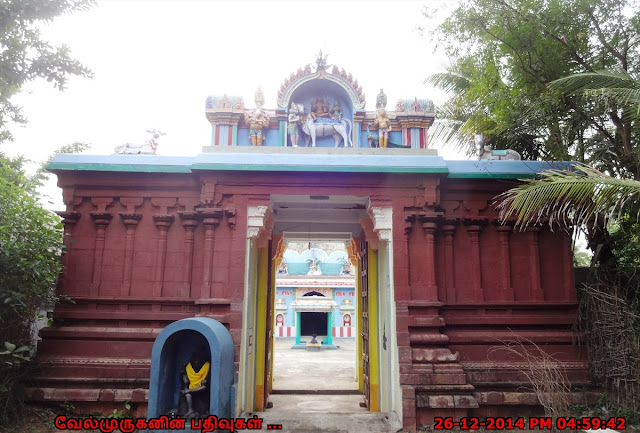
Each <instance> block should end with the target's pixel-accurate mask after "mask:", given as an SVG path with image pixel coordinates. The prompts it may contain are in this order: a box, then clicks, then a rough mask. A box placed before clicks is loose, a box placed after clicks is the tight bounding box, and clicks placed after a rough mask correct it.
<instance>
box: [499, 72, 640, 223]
mask: <svg viewBox="0 0 640 433" xmlns="http://www.w3.org/2000/svg"><path fill="white" fill-rule="evenodd" d="M549 87H551V88H553V89H557V90H559V91H561V92H562V93H563V94H566V95H568V94H578V93H581V94H583V95H585V96H586V97H587V98H588V99H590V100H592V101H593V102H594V103H598V104H605V105H604V107H603V108H604V110H605V111H606V112H607V113H608V114H609V117H610V120H611V122H612V124H613V126H614V129H615V130H616V131H617V132H618V133H619V135H620V136H621V139H622V144H623V146H622V148H623V149H624V154H623V155H622V157H627V158H629V159H630V161H629V162H630V163H629V164H627V166H628V167H629V169H628V171H629V174H630V175H632V176H633V178H634V179H633V180H632V179H617V178H613V177H610V176H608V175H606V174H604V173H602V172H600V171H598V170H596V169H595V168H590V167H587V166H584V165H576V166H575V170H574V171H555V170H554V171H546V172H542V173H541V174H540V176H539V178H538V179H534V180H530V181H525V183H523V184H522V185H520V186H518V187H516V188H513V189H511V190H509V191H507V192H506V193H504V194H502V195H501V196H500V197H499V201H500V204H499V205H498V206H499V208H500V213H501V218H502V219H503V220H504V219H509V218H511V217H513V216H516V225H517V226H519V227H526V226H527V225H528V224H531V223H540V222H541V221H543V220H547V221H548V223H549V224H550V225H551V226H552V227H553V226H554V225H557V226H560V227H568V226H570V225H573V226H582V225H591V226H592V227H593V226H600V227H605V226H606V223H607V222H608V221H609V220H610V219H612V218H617V217H619V216H620V215H621V213H622V212H623V209H624V206H625V204H626V203H629V202H639V201H640V200H639V199H640V182H639V181H638V179H639V178H640V164H639V161H640V158H639V153H638V149H636V148H635V146H633V144H634V142H633V141H632V140H633V137H634V136H640V82H638V80H636V79H635V78H634V77H632V76H631V75H629V74H628V73H626V72H624V71H598V72H589V73H582V74H575V75H571V76H569V77H565V78H561V79H559V80H556V81H553V82H551V83H550V85H549ZM632 132H633V133H634V134H632ZM599 223H600V224H599Z"/></svg>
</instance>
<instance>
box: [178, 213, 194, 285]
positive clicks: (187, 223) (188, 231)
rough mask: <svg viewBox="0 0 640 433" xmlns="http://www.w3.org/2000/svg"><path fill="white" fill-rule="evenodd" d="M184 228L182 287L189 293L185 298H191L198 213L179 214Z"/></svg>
mask: <svg viewBox="0 0 640 433" xmlns="http://www.w3.org/2000/svg"><path fill="white" fill-rule="evenodd" d="M178 214H179V215H180V219H181V220H182V227H184V256H183V259H182V262H183V263H182V287H183V289H184V290H185V291H186V292H187V293H186V294H185V295H184V296H188V297H191V296H192V295H193V293H191V270H192V269H193V238H194V232H195V230H196V227H198V219H197V218H198V214H197V213H196V212H178Z"/></svg>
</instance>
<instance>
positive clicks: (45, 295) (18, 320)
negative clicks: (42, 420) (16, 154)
mask: <svg viewBox="0 0 640 433" xmlns="http://www.w3.org/2000/svg"><path fill="white" fill-rule="evenodd" d="M4 161H6V160H5V159H2V158H0V165H2V164H3V162H4ZM12 180H13V179H12ZM61 253H62V224H61V223H60V219H59V218H58V217H57V216H56V215H55V214H53V213H51V212H49V211H47V210H45V209H43V208H42V207H41V206H40V204H39V203H38V200H37V198H36V197H35V196H34V195H32V194H31V193H30V192H29V190H28V189H25V188H24V187H22V186H19V185H16V184H15V183H14V182H12V181H10V180H8V179H7V178H5V177H4V176H3V177H0V425H1V424H2V423H4V422H7V421H8V420H9V419H11V418H12V417H13V416H15V415H17V414H18V411H19V409H20V401H21V398H20V394H21V393H20V386H19V383H20V379H21V378H22V377H24V376H25V375H26V374H28V373H27V370H26V369H25V368H24V364H25V363H26V362H27V361H28V360H29V359H30V357H31V354H32V352H33V349H34V347H33V343H32V335H33V325H34V322H35V320H36V319H37V316H38V313H39V311H41V309H42V308H43V307H46V306H51V305H53V303H54V302H55V299H56V298H55V291H54V289H55V283H56V280H57V278H58V273H59V272H60V269H61V265H60V261H59V258H60V255H61Z"/></svg>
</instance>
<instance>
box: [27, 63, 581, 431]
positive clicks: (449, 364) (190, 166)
mask: <svg viewBox="0 0 640 433" xmlns="http://www.w3.org/2000/svg"><path fill="white" fill-rule="evenodd" d="M326 60H327V58H326V56H322V55H319V56H318V58H317V60H316V62H315V64H310V65H306V66H304V67H301V68H300V69H298V70H297V72H294V73H292V74H291V75H289V76H288V77H286V78H285V79H284V81H283V82H282V84H281V86H280V87H279V89H278V91H277V94H276V95H270V96H269V98H272V96H275V100H276V101H277V102H276V106H275V107H267V106H265V101H266V100H267V98H266V95H264V93H263V92H262V91H260V90H259V91H257V92H256V94H255V98H254V101H252V103H251V104H247V103H246V102H245V101H243V99H242V98H240V97H237V96H227V95H225V94H224V90H223V89H221V91H220V94H221V95H222V96H209V97H208V98H206V103H205V110H204V114H205V116H206V121H208V122H209V123H210V125H211V137H210V141H209V138H205V140H204V141H205V143H206V144H207V145H206V146H204V147H203V150H202V153H200V154H198V155H193V156H159V155H154V154H144V153H145V152H139V153H140V154H114V155H57V156H56V157H55V158H54V159H53V160H52V162H51V163H50V164H49V166H48V169H49V170H50V171H51V172H53V173H55V174H56V175H57V176H58V186H59V187H60V188H61V189H62V196H63V199H64V204H65V207H66V208H65V209H63V210H61V211H60V212H59V215H60V216H61V218H62V221H63V223H64V227H65V233H67V234H68V235H67V236H66V237H65V239H66V247H67V249H66V253H65V255H64V256H63V265H64V272H63V274H62V275H61V277H60V279H59V283H58V288H57V290H58V296H64V297H67V298H69V299H71V300H72V302H69V303H60V304H58V305H57V306H56V307H55V310H54V312H53V321H52V324H51V326H48V327H46V328H44V329H42V330H41V337H42V341H41V342H40V343H39V344H38V352H37V356H36V359H37V361H38V363H39V365H40V367H41V368H40V370H39V373H38V374H36V375H34V376H33V377H31V378H30V380H29V383H28V384H27V387H26V392H27V395H28V396H29V398H30V399H31V400H33V401H42V402H47V403H54V404H59V403H61V402H72V403H73V404H74V406H75V407H76V408H77V409H78V410H84V411H88V412H92V411H99V412H102V413H109V412H112V411H113V409H114V408H115V407H120V406H121V405H122V404H123V402H127V401H129V402H131V404H132V406H133V407H134V408H135V411H137V412H134V414H146V411H147V405H148V404H149V389H150V374H151V373H152V370H153V374H154V375H155V376H151V377H152V380H157V379H153V377H156V376H157V374H156V370H155V369H152V351H154V350H155V351H156V352H158V351H161V350H165V351H168V350H169V349H154V341H156V338H157V337H158V335H159V334H161V333H162V332H163V330H164V329H167V327H170V326H172V324H174V323H176V322H178V321H179V320H182V319H192V318H203V319H213V320H215V321H216V323H219V324H221V326H222V327H224V328H225V329H226V330H227V331H228V334H229V335H230V338H231V340H232V346H233V351H232V353H231V354H230V356H232V357H233V377H231V378H229V377H227V376H229V375H228V374H227V375H226V376H225V377H220V378H219V381H221V382H222V381H227V380H228V382H225V387H227V386H228V387H230V391H229V392H228V395H229V396H230V397H229V398H230V399H231V400H232V401H231V402H230V403H229V404H228V405H225V411H226V410H227V408H228V410H229V411H230V412H229V413H230V414H231V416H241V415H242V414H247V413H254V412H261V411H265V410H268V407H269V396H270V392H271V384H272V367H273V364H272V363H273V356H272V353H273V338H283V337H289V338H294V339H295V340H294V341H295V343H294V344H293V345H294V346H296V345H299V344H302V340H303V338H302V337H303V336H304V335H303V334H304V333H309V332H311V333H313V334H317V335H318V340H319V341H320V340H324V342H323V345H326V346H330V345H332V344H333V345H335V342H336V340H338V339H339V338H345V337H346V338H354V339H355V341H356V346H357V351H358V361H357V383H358V390H359V392H360V393H361V395H362V400H363V404H364V405H365V406H366V407H367V409H368V410H369V411H371V412H387V413H395V414H397V415H398V417H399V418H400V419H401V420H402V423H403V426H404V427H405V428H407V429H409V430H412V431H415V430H416V429H417V428H419V426H420V425H422V424H431V423H433V419H434V417H437V416H451V417H454V418H460V417H463V416H480V417H483V416H498V415H499V416H510V415H520V416H524V415H525V414H541V413H542V412H541V411H542V407H541V404H540V401H539V400H538V397H537V395H536V393H535V392H534V391H533V390H532V389H531V387H530V386H529V385H530V383H529V382H528V380H527V377H526V375H524V374H523V372H522V369H521V363H522V361H521V360H518V359H517V357H516V358H514V355H513V352H510V351H509V350H507V346H508V345H510V344H513V343H517V344H519V345H520V346H519V347H520V348H521V349H522V350H532V351H534V352H535V351H538V352H540V351H542V352H544V353H547V354H549V355H552V356H553V359H555V360H556V361H557V363H558V368H559V369H561V371H562V372H563V374H564V375H565V376H566V378H567V380H568V383H569V386H570V388H571V393H570V396H571V398H574V397H575V399H576V402H579V401H580V399H581V398H583V394H582V393H581V391H578V389H579V388H580V387H584V386H587V385H588V384H589V377H588V368H587V357H586V353H585V350H584V348H583V347H581V346H579V345H575V344H574V343H573V342H574V340H575V337H576V334H575V332H574V331H573V328H572V325H573V322H574V318H575V315H576V308H577V300H576V290H575V287H574V279H573V263H572V252H571V239H570V236H569V235H568V234H566V233H564V232H556V233H552V232H550V231H549V229H548V227H546V226H534V227H533V226H532V227H530V228H528V229H527V230H525V231H514V230H513V226H512V223H511V222H510V221H506V222H500V221H499V220H498V214H497V211H496V209H495V207H494V200H495V197H496V196H497V195H499V194H501V193H502V192H504V191H505V190H507V189H509V188H511V187H512V186H514V185H516V184H517V183H518V182H519V179H522V178H527V177H533V176H535V175H536V174H537V173H539V172H540V171H543V170H545V169H549V168H557V167H565V166H566V164H565V163H550V162H542V161H520V160H481V161H451V160H445V159H443V158H442V157H440V156H438V154H437V152H436V151H435V150H433V149H430V148H429V141H428V130H429V127H430V126H431V124H432V123H433V121H434V119H435V110H434V106H433V103H432V102H431V101H429V100H428V99H425V98H418V97H415V96H413V97H410V96H411V95H407V96H409V97H408V98H407V99H401V100H399V101H397V102H396V103H395V104H394V103H393V102H391V101H387V96H386V95H385V93H384V91H382V90H380V87H383V88H384V86H393V81H390V82H389V83H381V85H380V86H377V88H376V89H371V90H367V91H368V92H373V94H376V97H375V99H374V103H370V105H369V109H367V108H366V107H367V104H366V101H365V95H364V91H363V89H362V88H361V86H360V85H359V84H358V81H357V79H356V78H354V77H352V76H351V74H349V73H348V72H346V71H345V70H344V69H342V68H341V67H338V66H335V65H330V64H328V63H327V61H326ZM397 79H402V77H401V76H398V77H397ZM370 94H371V93H370ZM203 121H205V120H204V119H203ZM156 144H157V143H156ZM159 145H160V146H161V143H160V144H159ZM156 147H157V146H156ZM150 153H153V152H150ZM310 238H314V239H323V240H326V241H335V242H341V243H342V244H343V245H344V254H342V255H340V256H339V257H335V258H334V259H330V254H327V256H326V258H325V259H324V260H320V258H321V257H324V256H323V255H322V254H320V253H319V252H318V251H311V250H312V248H308V250H309V252H308V254H309V257H307V256H304V257H302V256H301V253H300V252H298V253H296V254H297V255H298V256H297V257H296V256H293V255H291V254H289V253H287V252H286V251H287V245H288V244H289V243H290V242H295V241H301V240H306V239H310ZM314 253H315V256H313V254H314ZM303 254H304V252H303ZM330 265H332V266H330ZM296 267H297V268H298V269H297V270H296V269H295V268H296ZM302 276H304V277H305V278H304V279H303V278H301V277H302ZM351 294H352V295H351ZM173 326H176V325H173ZM169 329H170V330H171V329H172V328H169ZM197 329H198V328H197V327H196V328H193V329H189V330H188V331H189V335H190V338H191V339H192V340H193V341H204V340H203V339H206V338H208V337H207V336H206V335H204V334H203V335H202V336H198V335H196V333H197V332H198V331H197ZM165 334H166V335H169V334H168V333H167V331H165ZM165 334H161V335H165ZM171 335H173V334H171ZM176 335H177V334H176ZM172 338H173V337H172ZM167 341H169V343H170V344H169V345H167V346H166V347H182V346H179V344H178V343H180V344H182V343H181V340H180V341H179V340H177V339H176V340H167ZM209 346H210V347H211V348H213V347H214V346H215V344H213V343H209ZM163 347H164V346H163ZM291 350H295V349H291ZM230 352H231V351H230ZM154 353H155V352H154ZM158 353H164V352H158ZM167 353H169V352H167ZM325 353H329V352H325ZM332 353H335V352H332ZM172 356H173V355H172ZM183 358H185V357H184V356H182V357H180V356H173V357H171V356H169V355H166V356H165V355H163V356H160V359H161V360H164V361H163V362H161V363H160V364H159V365H164V366H167V367H166V368H169V369H170V368H173V369H174V370H175V369H178V366H177V364H179V363H180V362H181V361H182V360H183ZM179 361H180V362H179ZM163 368H164V367H163ZM167 374H168V375H167V376H166V377H169V378H172V379H171V380H170V381H169V382H167V384H165V385H162V384H161V386H156V385H157V383H155V382H153V383H154V386H153V395H154V397H153V398H154V400H153V403H154V405H155V406H154V408H153V411H156V410H165V409H166V408H169V407H171V406H172V405H175V404H179V403H176V401H177V397H176V396H178V395H179V391H176V385H175V384H176V383H178V382H177V379H176V378H177V377H178V375H179V372H178V371H176V372H168V373H167ZM163 389H171V392H172V393H173V394H171V395H159V394H158V393H162V392H163V391H162V390H163ZM225 390H226V388H225ZM167 392H168V391H167ZM216 392H217V391H216V390H214V389H211V390H210V395H211V398H212V399H213V398H214V397H213V396H214V395H217V394H215V393H216ZM225 395H227V394H225ZM225 398H226V397H225ZM157 402H164V403H163V404H162V405H158V403H157ZM225 404H226V403H225ZM157 407H159V408H160V409H157ZM88 412H87V413H88ZM154 414H155V412H154Z"/></svg>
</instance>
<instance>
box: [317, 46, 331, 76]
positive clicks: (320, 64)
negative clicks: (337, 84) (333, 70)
mask: <svg viewBox="0 0 640 433" xmlns="http://www.w3.org/2000/svg"><path fill="white" fill-rule="evenodd" d="M327 57H329V54H325V55H324V57H322V50H320V53H319V54H318V58H317V59H316V68H317V69H318V70H323V71H324V70H325V69H327Z"/></svg>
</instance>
